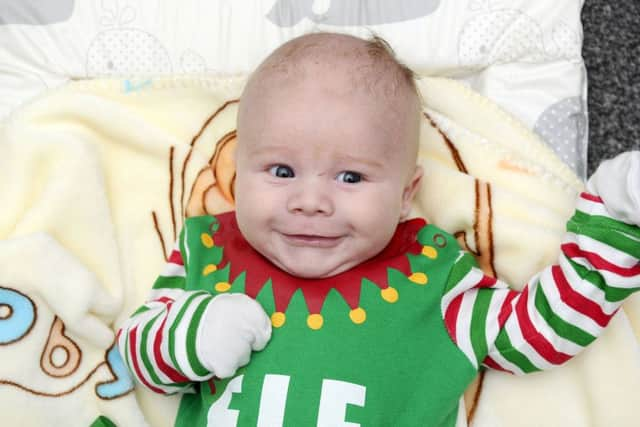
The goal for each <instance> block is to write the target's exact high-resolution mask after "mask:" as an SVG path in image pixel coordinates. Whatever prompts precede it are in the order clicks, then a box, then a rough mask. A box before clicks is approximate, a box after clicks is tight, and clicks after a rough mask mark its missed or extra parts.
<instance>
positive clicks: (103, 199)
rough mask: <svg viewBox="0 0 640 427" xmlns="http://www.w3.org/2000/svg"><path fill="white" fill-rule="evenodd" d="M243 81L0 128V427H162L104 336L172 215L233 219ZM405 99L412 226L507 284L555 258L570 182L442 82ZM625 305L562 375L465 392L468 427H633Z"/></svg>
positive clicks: (156, 90)
mask: <svg viewBox="0 0 640 427" xmlns="http://www.w3.org/2000/svg"><path fill="white" fill-rule="evenodd" d="M244 81H245V80H244V78H242V77H233V78H231V77H229V78H220V77H217V78H216V77H204V76H203V77H198V78H196V77H176V78H159V79H134V80H126V79H125V80H93V81H77V82H73V83H70V84H68V85H67V86H65V87H62V88H60V89H57V90H54V91H51V92H49V93H47V94H46V95H45V96H42V97H41V98H39V99H37V100H36V101H34V102H33V103H31V104H30V105H28V106H26V107H24V108H22V109H21V110H20V111H18V112H16V113H14V114H13V115H12V116H11V117H10V118H9V119H8V121H7V122H5V123H3V124H2V125H0V207H1V209H2V214H1V215H0V361H2V363H0V424H1V425H6V426H43V425H52V426H53V425H55V426H63V425H64V426H70V427H73V426H82V427H86V426H89V425H94V426H110V425H112V424H116V425H118V426H125V427H130V426H134V427H135V426H144V425H151V426H169V425H172V423H173V419H174V417H175V413H176V410H177V405H178V402H179V400H178V397H176V396H172V397H165V396H158V395H153V394H151V393H149V392H146V391H144V390H143V389H141V388H140V387H134V385H133V383H132V382H131V380H130V379H129V377H128V375H127V374H126V371H125V370H124V367H123V364H122V362H121V359H120V357H119V356H118V354H117V352H116V351H115V350H114V348H113V340H114V331H115V330H117V325H118V324H119V323H120V322H121V321H122V320H124V319H125V318H126V317H128V315H129V314H130V313H131V312H132V311H133V310H134V309H135V308H136V307H137V306H138V305H139V304H140V303H141V302H142V301H143V300H144V298H145V296H146V294H147V292H148V291H149V289H150V287H151V285H152V283H153V281H154V279H155V277H156V276H157V275H158V273H159V272H160V271H162V267H163V264H164V262H165V259H166V257H167V255H168V251H169V249H170V248H171V246H172V244H173V241H174V240H175V239H176V236H177V233H178V231H179V229H180V227H181V225H182V223H183V220H184V218H185V216H189V215H197V214H202V213H205V212H208V213H218V212H222V211H226V210H229V209H232V208H233V179H234V169H233V161H232V154H233V149H234V145H235V118H236V110H237V98H238V96H239V94H240V92H241V89H242V87H243V84H244ZM420 88H421V90H422V92H423V96H424V107H425V109H424V121H423V123H424V126H423V130H422V140H421V151H420V162H421V163H422V164H423V166H424V168H425V172H426V173H425V179H424V184H423V186H422V189H421V191H420V194H419V196H418V198H417V200H416V203H415V212H414V213H415V214H416V215H424V216H426V217H427V218H429V219H430V220H431V221H432V222H434V223H436V224H438V225H440V226H441V227H443V228H445V229H447V230H448V231H450V232H452V233H454V234H455V235H456V236H457V237H458V239H459V240H460V242H461V243H462V244H463V245H465V246H466V247H467V248H468V249H469V250H470V251H472V252H473V253H474V254H475V255H476V257H477V259H478V261H479V263H480V265H481V266H482V268H483V269H484V270H485V272H487V273H489V274H494V275H497V276H499V277H501V278H503V279H505V280H507V281H508V282H510V283H513V284H514V285H522V284H524V283H525V282H526V280H527V279H528V277H529V276H531V275H532V274H533V273H534V272H536V271H537V270H539V269H540V268H541V267H543V266H544V265H546V264H548V263H550V262H552V261H553V260H554V259H555V257H556V255H557V253H558V245H559V241H560V237H561V235H562V231H563V229H564V223H565V221H566V219H567V218H568V217H569V215H570V214H571V212H572V208H573V204H574V200H575V197H576V195H577V194H578V192H579V191H581V188H582V184H581V183H580V182H579V181H578V179H577V178H576V177H575V176H574V175H573V173H572V172H571V171H570V170H569V168H567V167H566V166H565V165H564V164H562V163H561V162H560V161H559V160H558V159H557V158H556V157H555V156H554V155H553V154H552V152H551V151H550V150H549V149H548V148H547V147H546V146H544V144H542V143H541V142H540V141H539V140H538V139H537V138H536V137H535V136H534V135H533V134H532V133H531V132H529V131H528V130H527V129H525V128H524V127H523V126H522V125H521V124H519V123H518V122H517V121H516V120H514V119H513V118H512V117H511V116H509V115H508V114H506V113H504V112H503V111H501V110H500V109H498V108H497V107H496V106H495V105H493V104H492V103H491V102H489V101H488V100H486V99H484V98H482V97H480V96H479V95H477V94H475V93H473V92H471V91H469V90H468V89H466V88H465V87H464V86H462V85H460V84H458V83H456V82H454V81H451V80H445V79H435V78H423V79H422V80H421V81H420ZM634 302H635V301H630V302H629V303H627V305H626V306H625V309H624V310H623V311H624V312H621V313H620V314H619V315H618V316H616V318H615V319H614V321H613V324H612V325H611V327H610V328H609V329H608V330H607V331H606V333H605V334H604V336H603V337H602V338H601V339H599V340H598V341H597V343H596V344H595V345H593V346H592V347H590V348H589V349H588V350H587V351H586V352H585V353H584V354H582V355H580V356H579V357H577V358H575V359H574V360H572V361H571V362H569V363H568V364H567V366H566V367H564V368H562V369H558V370H555V371H551V372H546V373H540V374H533V375H529V376H527V377H522V378H515V377H512V376H509V375H507V374H502V373H493V372H489V373H487V374H486V375H483V376H481V381H480V382H479V383H477V384H476V387H475V388H473V389H471V390H470V391H469V392H468V393H467V404H466V409H467V412H468V416H469V419H470V420H471V424H472V425H474V426H501V425H502V426H514V425H517V426H540V425H545V426H568V425H572V426H582V425H585V426H586V425H594V426H611V425H616V426H632V425H637V424H638V422H637V420H636V413H637V410H636V408H638V407H640V405H639V404H640V393H638V392H637V390H640V359H639V357H638V350H637V338H636V334H634V329H633V328H634V322H633V321H634V319H640V318H639V317H638V313H640V309H639V308H638V307H634ZM636 305H637V303H636ZM634 316H635V317H634ZM635 325H640V323H637V322H636V323H635ZM636 330H637V329H636ZM463 424H464V423H463Z"/></svg>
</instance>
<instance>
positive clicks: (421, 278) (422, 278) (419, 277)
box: [409, 273, 429, 285]
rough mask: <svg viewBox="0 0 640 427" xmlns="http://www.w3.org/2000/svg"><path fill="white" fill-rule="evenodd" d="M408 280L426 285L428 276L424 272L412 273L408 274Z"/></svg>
mask: <svg viewBox="0 0 640 427" xmlns="http://www.w3.org/2000/svg"><path fill="white" fill-rule="evenodd" d="M409 280H411V281H412V282H413V283H415V284H417V285H426V284H427V282H428V281H429V278H428V277H427V275H426V274H424V273H413V274H412V275H411V276H409Z"/></svg>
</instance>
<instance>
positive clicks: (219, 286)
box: [215, 282, 231, 292]
mask: <svg viewBox="0 0 640 427" xmlns="http://www.w3.org/2000/svg"><path fill="white" fill-rule="evenodd" d="M215 289H216V291H218V292H227V291H228V290H229V289H231V285H230V284H229V282H218V283H216V286H215Z"/></svg>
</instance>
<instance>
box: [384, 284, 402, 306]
mask: <svg viewBox="0 0 640 427" xmlns="http://www.w3.org/2000/svg"><path fill="white" fill-rule="evenodd" d="M380 294H381V295H382V299H383V300H385V301H386V302H390V303H394V302H396V301H398V291H396V290H395V288H392V287H391V286H389V287H388V288H385V289H382V290H381V291H380Z"/></svg>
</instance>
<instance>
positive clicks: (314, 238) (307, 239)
mask: <svg viewBox="0 0 640 427" xmlns="http://www.w3.org/2000/svg"><path fill="white" fill-rule="evenodd" d="M282 237H283V238H284V240H285V241H286V242H287V243H289V244H290V245H291V246H300V247H314V248H333V247H335V246H337V245H338V244H339V243H340V242H341V241H342V239H343V236H320V235H316V234H287V233H282Z"/></svg>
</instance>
